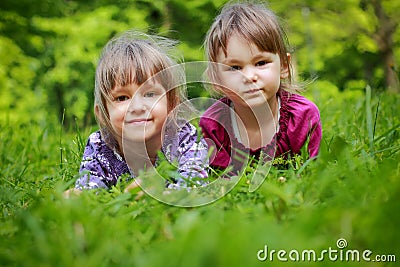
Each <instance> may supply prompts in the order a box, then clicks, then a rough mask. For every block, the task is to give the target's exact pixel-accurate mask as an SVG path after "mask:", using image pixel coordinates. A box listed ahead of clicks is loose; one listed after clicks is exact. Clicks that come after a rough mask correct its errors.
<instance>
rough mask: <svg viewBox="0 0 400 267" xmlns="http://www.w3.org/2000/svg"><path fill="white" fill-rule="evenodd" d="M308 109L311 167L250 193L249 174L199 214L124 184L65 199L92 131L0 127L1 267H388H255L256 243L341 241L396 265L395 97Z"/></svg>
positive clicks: (398, 158) (292, 168)
mask: <svg viewBox="0 0 400 267" xmlns="http://www.w3.org/2000/svg"><path fill="white" fill-rule="evenodd" d="M315 101H316V103H318V105H319V107H320V110H321V115H322V120H323V134H324V140H323V142H322V147H321V154H320V157H319V158H318V160H316V161H304V160H303V159H302V158H296V159H294V160H293V161H291V164H289V167H288V168H287V169H280V168H276V167H273V168H272V169H271V170H270V173H269V175H268V177H267V179H266V180H265V182H264V183H263V184H262V186H261V187H260V188H259V189H258V190H257V191H255V192H253V193H250V192H248V181H247V178H248V176H250V175H251V171H252V170H251V168H250V167H249V174H248V176H244V177H243V178H242V180H241V181H240V182H239V184H238V186H236V187H235V188H234V189H233V190H232V191H231V192H230V193H228V194H227V195H226V196H225V197H224V198H222V199H220V200H218V201H217V202H215V203H212V204H209V205H206V206H202V207H197V208H178V207H173V206H169V205H166V204H163V203H160V202H158V201H157V200H154V199H152V198H151V197H149V196H144V197H143V198H141V199H139V200H136V199H135V194H131V193H124V192H123V189H124V186H125V184H123V183H121V184H120V185H118V186H117V187H115V188H113V189H112V190H110V191H99V192H93V191H89V192H84V193H83V194H82V195H80V196H79V197H73V198H70V199H65V198H64V197H63V195H62V192H63V191H64V190H65V189H67V188H68V187H71V186H72V184H73V183H74V181H75V179H76V175H77V172H78V168H79V163H80V157H81V153H82V149H83V146H84V144H85V142H86V138H87V136H88V134H89V133H90V131H91V129H86V130H85V131H82V132H78V131H75V132H72V133H71V132H63V131H62V130H61V127H60V126H58V125H57V124H54V123H49V124H48V125H46V126H45V127H43V125H10V123H6V122H3V123H2V124H0V139H1V143H0V173H1V174H0V175H1V176H0V205H1V208H2V213H1V215H0V266H69V267H70V266H95V267H97V266H163V267H164V266H191V267H192V266H193V267H195V266H287V265H297V266H396V263H382V262H373V263H372V262H371V263H366V262H345V261H340V260H336V261H330V260H329V258H328V256H326V257H325V261H324V262H323V263H321V262H297V263H294V262H290V261H289V262H280V261H278V260H277V259H276V258H275V259H274V260H273V261H272V262H270V261H269V259H268V260H267V261H265V262H260V261H259V260H258V259H257V252H258V251H259V250H261V249H263V248H264V246H265V245H267V246H268V249H270V250H271V249H275V250H281V249H283V250H286V251H287V252H289V251H290V250H293V249H297V250H299V251H302V250H305V249H313V250H315V251H316V252H317V253H319V252H321V251H322V250H324V249H329V247H331V248H332V249H337V246H336V241H337V240H338V239H339V238H344V239H346V240H347V242H348V246H347V248H346V249H351V250H359V251H363V250H366V249H369V250H371V251H372V252H373V254H372V255H373V256H375V255H377V254H383V255H388V254H394V255H396V260H397V262H399V261H400V254H399V251H400V231H399V225H400V214H399V211H400V205H399V203H400V182H399V178H400V141H399V139H400V138H399V135H400V112H399V107H400V96H398V95H389V94H381V95H374V94H372V96H369V93H367V94H365V95H364V94H362V93H357V92H356V93H354V92H353V93H351V92H350V93H346V94H338V95H335V96H328V95H323V94H322V96H321V98H320V99H318V100H315ZM281 177H284V178H285V181H284V182H282V180H283V179H282V178H281ZM275 257H276V254H275ZM286 257H287V255H286Z"/></svg>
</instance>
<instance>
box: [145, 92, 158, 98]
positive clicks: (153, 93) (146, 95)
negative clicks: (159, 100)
mask: <svg viewBox="0 0 400 267" xmlns="http://www.w3.org/2000/svg"><path fill="white" fill-rule="evenodd" d="M155 96H156V93H155V92H147V93H145V94H144V97H155Z"/></svg>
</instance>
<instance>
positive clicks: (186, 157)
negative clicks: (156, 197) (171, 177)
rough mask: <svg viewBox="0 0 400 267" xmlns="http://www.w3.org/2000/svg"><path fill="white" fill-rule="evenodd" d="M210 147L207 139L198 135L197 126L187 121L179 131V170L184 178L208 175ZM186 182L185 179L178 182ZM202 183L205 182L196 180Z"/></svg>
mask: <svg viewBox="0 0 400 267" xmlns="http://www.w3.org/2000/svg"><path fill="white" fill-rule="evenodd" d="M208 164H209V163H208V147H207V144H206V142H205V140H204V139H203V138H202V137H199V136H198V135H197V130H196V128H195V127H194V126H193V125H191V124H189V123H187V124H186V125H184V126H183V128H182V129H181V131H180V133H179V144H178V172H179V173H180V174H181V176H182V177H184V178H189V179H191V178H207V177H208V172H207V170H208ZM182 182H184V181H183V179H180V180H178V181H177V184H178V185H179V184H180V183H182ZM196 183H197V184H199V185H202V184H204V183H203V182H200V181H196Z"/></svg>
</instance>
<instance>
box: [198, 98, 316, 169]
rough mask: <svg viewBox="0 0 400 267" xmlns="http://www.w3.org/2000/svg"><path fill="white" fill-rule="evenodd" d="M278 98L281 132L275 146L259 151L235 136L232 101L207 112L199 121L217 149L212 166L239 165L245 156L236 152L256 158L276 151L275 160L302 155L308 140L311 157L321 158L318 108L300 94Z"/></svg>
mask: <svg viewBox="0 0 400 267" xmlns="http://www.w3.org/2000/svg"><path fill="white" fill-rule="evenodd" d="M278 95H279V97H280V101H281V107H280V110H279V112H280V118H279V131H278V132H277V133H276V136H275V138H274V140H275V142H274V143H271V144H269V145H268V146H266V147H263V148H259V149H256V150H253V149H249V148H246V147H245V146H244V145H243V144H241V143H240V142H239V141H238V140H237V138H236V137H235V136H234V133H233V128H232V121H231V117H230V105H231V100H230V99H228V98H226V97H224V98H221V99H219V100H218V101H217V102H215V103H214V104H213V105H212V106H211V107H209V108H208V109H207V110H206V111H205V112H204V114H203V115H202V117H201V118H200V127H201V129H202V131H203V136H204V138H205V139H206V140H207V142H208V144H209V147H214V149H215V150H216V154H215V156H214V157H213V158H212V159H211V161H210V162H211V164H210V166H212V167H217V168H223V169H224V168H226V167H228V166H229V165H232V164H233V163H232V162H234V161H235V160H233V161H232V158H234V159H236V158H238V161H240V158H241V155H242V154H243V153H240V152H239V153H235V152H234V151H236V150H240V151H242V152H245V153H247V154H249V155H250V156H255V157H258V156H259V155H260V151H261V150H263V151H265V152H266V153H267V154H269V155H271V153H270V152H271V151H274V152H275V153H274V154H275V155H272V156H275V157H278V156H281V155H284V156H287V155H294V154H299V153H300V150H301V148H302V147H303V146H304V144H305V143H306V142H307V139H308V138H309V142H308V152H309V155H310V157H315V156H317V155H318V151H319V146H320V143H321V138H322V127H321V119H320V114H319V110H318V107H317V106H316V105H315V104H314V103H313V102H311V101H310V100H308V99H306V98H305V97H303V96H301V95H298V94H292V93H288V92H286V91H280V92H279V93H278ZM232 147H233V148H235V149H232ZM272 153H273V152H272ZM242 164H243V162H242Z"/></svg>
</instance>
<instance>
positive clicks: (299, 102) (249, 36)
mask: <svg viewBox="0 0 400 267" xmlns="http://www.w3.org/2000/svg"><path fill="white" fill-rule="evenodd" d="M204 46H205V49H206V54H207V57H208V61H209V62H210V63H209V67H208V77H209V79H210V80H211V83H212V85H213V88H214V89H215V90H216V91H217V92H219V93H222V94H223V95H225V97H223V98H222V99H219V101H217V102H216V103H214V104H213V105H212V106H211V107H210V108H208V109H207V110H206V112H205V113H204V114H203V115H202V118H201V119H200V126H201V128H202V131H203V135H204V137H205V138H206V139H207V140H208V143H209V146H210V149H211V146H212V147H213V149H214V150H215V152H216V153H215V155H214V158H213V159H212V162H211V164H210V165H211V166H212V167H214V168H222V169H224V168H226V167H227V166H230V165H233V166H234V167H236V169H238V167H237V166H239V168H240V166H243V164H246V163H243V157H242V156H241V155H242V154H247V155H248V156H250V157H256V158H257V157H259V156H260V153H261V151H264V152H265V153H266V154H267V155H269V156H271V157H274V156H275V157H277V156H284V157H288V156H291V155H294V154H299V153H300V152H301V149H302V147H303V146H305V145H307V151H308V153H309V156H310V157H315V156H317V154H318V150H319V146H320V141H321V136H322V130H321V121H320V115H319V111H318V108H317V107H316V105H315V104H313V103H312V102H311V101H309V100H307V99H306V98H304V97H303V96H300V95H298V94H296V92H297V91H298V88H299V87H296V86H295V85H294V84H293V83H292V70H291V64H290V54H289V53H288V48H287V47H286V35H285V32H284V30H283V29H282V28H281V26H280V24H279V22H278V18H277V17H276V16H275V14H274V13H273V12H272V11H270V10H269V9H267V8H266V7H265V6H264V5H262V4H257V3H248V2H246V3H233V4H231V3H228V4H226V6H225V7H224V8H223V9H222V11H221V13H220V14H219V16H217V17H216V19H215V21H214V23H213V24H212V26H211V28H210V29H209V31H208V33H207V36H206V39H205V44H204ZM243 152H244V153H243Z"/></svg>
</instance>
